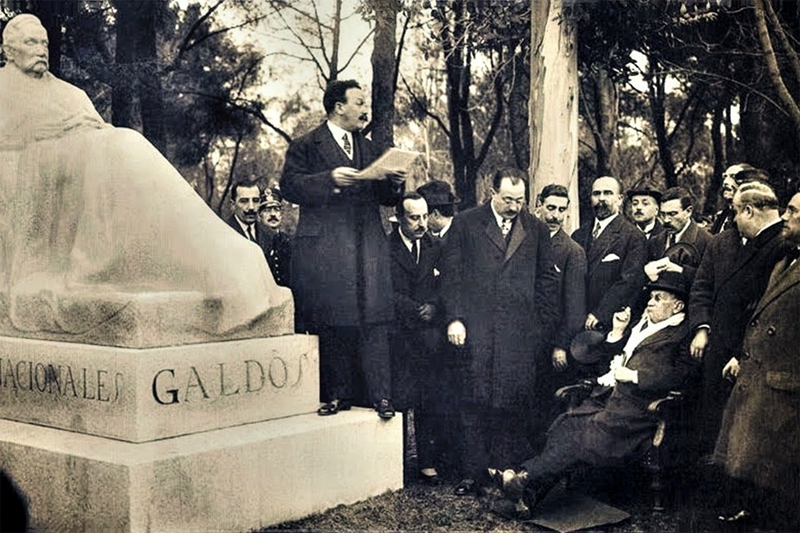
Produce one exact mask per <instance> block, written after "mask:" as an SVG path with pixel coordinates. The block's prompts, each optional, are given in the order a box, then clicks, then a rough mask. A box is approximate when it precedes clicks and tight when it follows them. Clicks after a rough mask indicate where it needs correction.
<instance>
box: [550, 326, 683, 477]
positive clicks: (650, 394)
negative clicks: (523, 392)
mask: <svg viewBox="0 0 800 533" xmlns="http://www.w3.org/2000/svg"><path fill="white" fill-rule="evenodd" d="M690 340H691V335H690V329H689V326H688V324H687V321H686V319H684V321H683V322H682V323H681V324H679V325H677V326H668V327H667V328H665V329H663V330H661V331H658V332H656V333H654V334H653V335H650V336H649V337H647V338H645V339H644V340H642V342H641V343H639V345H638V346H637V347H636V348H635V349H634V350H633V353H632V355H631V357H630V359H628V361H627V362H626V363H625V366H627V367H628V368H630V369H632V370H636V371H638V374H639V375H638V379H639V383H638V384H634V383H617V384H616V385H615V386H614V387H601V386H598V387H596V388H595V390H594V391H593V392H592V395H591V396H590V397H589V398H588V399H587V400H585V401H584V402H582V403H581V404H580V405H579V406H578V407H576V408H575V409H573V410H571V411H568V412H567V413H565V414H564V415H562V416H561V417H559V418H558V419H557V420H556V421H555V422H554V423H553V427H551V429H550V432H551V433H554V430H555V431H557V426H558V425H560V424H562V423H564V422H565V420H567V419H570V418H574V417H587V418H586V419H585V420H586V422H585V424H584V425H582V426H581V429H582V431H581V432H580V440H581V446H580V447H579V449H580V450H581V454H582V457H580V459H583V460H586V461H588V462H590V463H592V464H607V463H610V462H614V461H615V460H617V459H623V458H626V457H629V456H631V455H632V454H635V453H638V452H642V451H645V450H646V447H647V443H648V442H649V441H650V440H651V439H652V438H653V433H654V431H655V429H656V425H657V419H656V418H655V416H654V415H653V414H652V413H649V412H648V411H647V406H648V405H649V404H650V402H652V401H653V400H656V399H658V398H660V397H663V396H664V395H665V394H666V393H667V392H669V391H670V390H675V389H681V388H684V387H685V386H687V385H688V384H689V383H690V381H691V378H692V377H693V376H694V374H695V369H696V364H695V363H694V362H693V361H692V359H691V357H690V356H689V351H688V346H689V342H690ZM626 341H627V336H626V338H623V339H622V340H621V341H619V342H618V343H613V344H609V343H605V345H604V347H602V348H601V349H604V350H606V351H608V352H609V354H619V353H621V352H622V348H623V347H624V346H625V342H626ZM572 427H573V428H574V425H573V426H572Z"/></svg>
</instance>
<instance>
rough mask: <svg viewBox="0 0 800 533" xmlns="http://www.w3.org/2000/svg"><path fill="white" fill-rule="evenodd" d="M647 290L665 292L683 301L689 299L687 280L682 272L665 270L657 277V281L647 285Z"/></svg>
mask: <svg viewBox="0 0 800 533" xmlns="http://www.w3.org/2000/svg"><path fill="white" fill-rule="evenodd" d="M647 288H648V290H651V291H655V290H661V291H667V292H669V293H672V294H674V295H675V296H676V297H677V298H680V299H681V300H684V301H685V300H686V298H688V297H689V280H688V279H686V276H684V275H683V272H673V271H670V270H665V271H663V272H661V274H659V275H658V279H656V280H655V281H651V282H650V283H648V284H647Z"/></svg>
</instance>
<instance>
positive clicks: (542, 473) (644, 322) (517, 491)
mask: <svg viewBox="0 0 800 533" xmlns="http://www.w3.org/2000/svg"><path fill="white" fill-rule="evenodd" d="M648 287H649V289H650V300H649V302H648V303H647V309H646V310H645V312H644V313H643V314H642V317H641V319H640V320H639V321H638V322H636V323H635V325H633V326H631V327H629V326H630V323H631V315H630V308H626V309H625V310H623V311H618V312H617V313H615V314H614V317H613V329H612V331H611V332H609V333H608V335H607V338H606V340H605V342H604V343H603V345H601V346H599V347H598V349H601V350H607V351H609V352H612V353H615V354H617V355H616V356H615V357H614V358H613V359H612V360H611V364H610V369H609V371H608V372H607V373H606V374H604V375H602V376H600V377H599V378H597V386H596V387H595V388H594V390H593V391H592V393H591V395H590V396H589V397H588V398H587V399H586V400H584V401H583V402H582V403H581V404H580V405H578V406H577V407H575V408H574V409H572V410H570V411H567V412H566V413H564V414H562V415H561V416H560V417H559V418H557V419H556V420H555V422H553V424H552V425H551V426H550V429H549V431H548V434H547V442H546V444H545V446H544V449H543V450H542V452H541V453H540V454H539V455H537V456H535V457H533V458H531V459H528V460H527V461H525V462H523V463H522V468H521V469H519V470H516V471H515V470H511V469H508V470H505V471H502V470H499V469H494V468H490V469H489V475H490V476H491V477H492V478H493V479H494V480H495V481H496V483H497V484H498V486H499V487H500V488H501V490H502V491H503V492H504V494H505V495H506V496H507V497H508V498H509V499H510V500H512V501H513V502H515V503H516V507H515V512H516V514H517V515H518V516H519V517H521V518H526V517H528V516H529V515H530V511H531V509H532V508H533V507H534V506H535V505H536V504H537V503H539V502H540V501H541V499H542V498H543V497H544V496H545V495H546V494H547V492H548V491H549V490H550V489H551V488H552V487H553V486H554V485H555V484H556V482H557V481H558V480H559V479H560V478H561V477H563V475H564V474H566V473H567V472H569V471H570V470H571V469H572V468H573V467H574V466H576V465H577V464H579V463H585V464H589V465H593V466H615V465H620V464H622V463H623V462H624V461H625V460H626V459H629V458H631V457H636V456H637V455H639V454H642V453H644V452H646V451H647V446H648V443H650V442H652V438H653V435H654V433H655V430H656V426H657V423H658V420H657V418H656V417H655V415H653V414H652V413H650V412H648V410H647V406H648V405H649V404H650V402H652V401H654V400H656V399H658V398H660V397H662V396H665V395H666V393H667V392H669V391H670V390H673V389H677V388H681V387H682V386H684V385H686V384H688V383H689V382H690V378H691V377H692V376H693V374H694V371H695V363H694V362H693V361H692V359H691V358H690V357H689V341H690V340H691V336H690V331H689V326H688V325H687V322H686V320H685V313H684V308H685V305H686V301H687V298H688V296H689V283H688V280H687V279H686V277H685V276H684V275H683V274H681V273H679V272H669V271H665V272H662V273H661V274H660V275H659V277H658V279H657V280H656V281H654V282H651V283H650V284H649V286H648Z"/></svg>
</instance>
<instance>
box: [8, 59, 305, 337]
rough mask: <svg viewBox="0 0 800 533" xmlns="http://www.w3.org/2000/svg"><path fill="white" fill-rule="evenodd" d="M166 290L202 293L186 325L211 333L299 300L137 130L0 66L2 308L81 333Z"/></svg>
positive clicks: (36, 326)
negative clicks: (118, 125)
mask: <svg viewBox="0 0 800 533" xmlns="http://www.w3.org/2000/svg"><path fill="white" fill-rule="evenodd" d="M159 294H160V295H164V294H175V295H178V298H184V299H186V298H187V297H188V298H196V300H197V301H198V302H200V304H199V305H198V309H199V310H200V311H198V312H197V313H195V314H194V315H193V316H187V317H186V321H187V323H186V325H185V326H186V329H187V330H195V331H197V330H199V331H203V332H205V333H208V334H212V335H217V334H224V333H225V332H228V331H231V330H235V329H237V328H242V327H244V326H247V325H248V324H251V323H253V322H254V321H256V320H257V319H258V318H259V317H261V316H263V315H264V314H265V313H267V311H268V310H269V309H270V308H273V307H275V306H285V305H287V300H289V304H288V305H291V302H290V299H291V296H290V295H289V292H288V290H286V289H282V288H279V287H278V286H277V285H276V284H275V282H274V280H273V278H272V275H271V274H270V272H269V268H268V267H267V263H266V262H265V261H264V257H263V255H262V253H261V251H260V249H259V248H258V246H256V245H255V244H252V243H250V242H248V241H247V240H246V239H242V238H241V237H239V236H238V235H236V234H235V232H233V231H232V230H231V229H230V228H229V227H228V225H227V224H226V223H225V222H223V221H222V220H220V219H219V218H218V217H217V216H216V215H215V214H214V213H213V212H212V211H211V210H210V209H209V208H208V207H207V206H206V204H205V203H204V202H203V201H202V199H201V198H200V197H199V196H198V195H197V194H195V192H194V191H193V190H192V188H191V187H190V186H189V185H188V184H187V183H186V181H185V180H184V179H183V178H182V177H181V176H180V174H178V172H177V171H176V170H175V169H174V168H173V167H172V166H171V165H170V163H169V162H168V161H167V160H166V159H165V158H164V157H163V156H162V155H161V154H160V153H159V152H158V151H157V150H156V149H155V148H154V147H153V146H152V145H151V144H150V143H149V142H147V140H145V139H144V138H143V137H142V136H141V135H139V134H138V133H136V132H135V131H132V130H128V129H123V128H115V127H113V126H111V125H109V124H107V123H105V122H104V121H103V119H102V118H101V117H100V115H99V114H98V113H97V111H96V110H95V108H94V106H93V105H92V103H91V101H90V100H89V98H88V97H87V96H86V94H85V93H84V92H83V91H81V90H80V89H78V88H77V87H74V86H72V85H70V84H68V83H66V82H64V81H62V80H59V79H58V78H56V77H54V76H53V75H51V74H49V73H47V74H46V75H45V76H44V77H43V78H39V79H37V78H32V77H29V76H26V75H24V74H23V73H22V72H20V71H19V70H18V69H16V68H15V67H13V66H8V67H6V68H3V69H0V317H2V318H3V320H5V321H10V323H11V324H12V325H13V327H14V328H15V329H17V330H19V331H21V332H41V331H44V332H57V333H62V334H67V335H69V334H81V333H84V332H86V331H89V330H91V329H92V328H96V327H99V326H100V325H101V324H103V323H104V322H106V321H108V320H111V319H112V318H113V317H114V316H115V315H116V314H118V313H120V311H121V310H123V309H124V308H125V306H126V305H129V301H128V296H130V301H133V300H136V299H137V298H138V300H137V301H138V302H139V303H141V302H142V301H147V299H146V298H145V299H144V300H143V299H142V295H159ZM187 295H188V296H187ZM156 298H157V296H156ZM2 315H5V316H2Z"/></svg>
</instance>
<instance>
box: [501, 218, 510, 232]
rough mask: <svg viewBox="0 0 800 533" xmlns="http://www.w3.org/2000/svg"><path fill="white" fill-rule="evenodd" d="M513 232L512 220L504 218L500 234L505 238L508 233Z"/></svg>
mask: <svg viewBox="0 0 800 533" xmlns="http://www.w3.org/2000/svg"><path fill="white" fill-rule="evenodd" d="M510 231H511V219H510V218H504V219H503V223H502V224H500V232H501V233H502V234H503V237H507V236H508V232H510Z"/></svg>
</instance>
